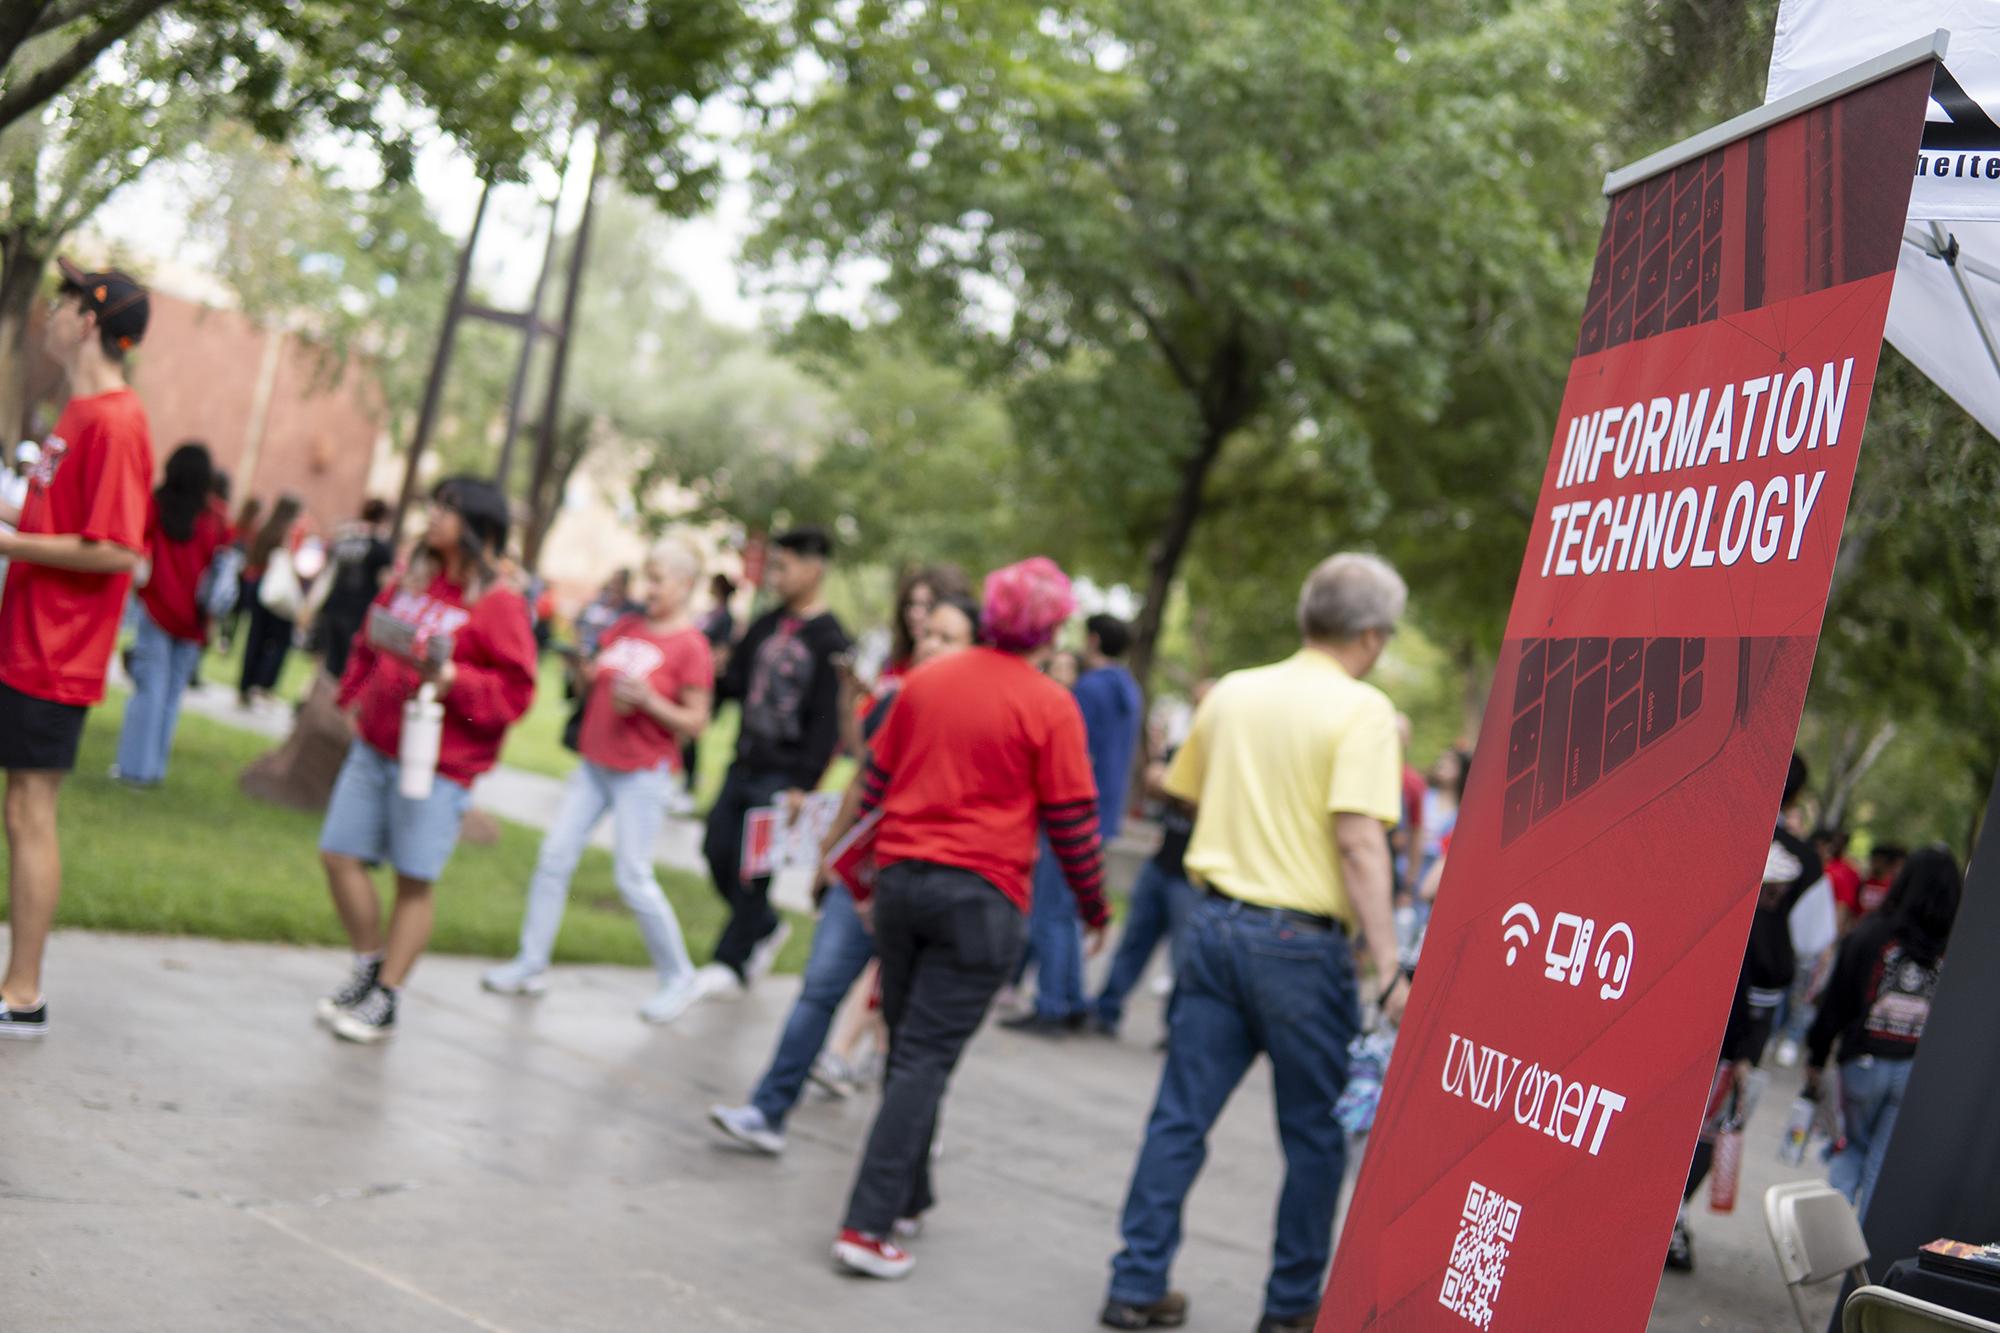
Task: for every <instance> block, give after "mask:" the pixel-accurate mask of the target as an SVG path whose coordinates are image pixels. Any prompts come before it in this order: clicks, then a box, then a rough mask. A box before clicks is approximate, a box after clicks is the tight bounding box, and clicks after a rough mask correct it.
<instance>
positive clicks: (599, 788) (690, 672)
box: [480, 537, 715, 1023]
mask: <svg viewBox="0 0 2000 1333" xmlns="http://www.w3.org/2000/svg"><path fill="white" fill-rule="evenodd" d="M701 566H702V558H701V552H700V550H699V549H698V548H697V547H696V546H695V545H694V544H693V543H692V542H690V541H688V540H687V539H685V538H681V537H667V538H664V539H662V540H661V541H660V542H658V543H657V544H656V545H655V546H654V547H653V549H652V551H651V553H650V554H649V555H648V556H647V558H646V597H645V600H644V602H642V603H641V604H640V611H639V612H638V613H637V614H634V615H629V616H626V617H624V618H622V619H620V620H618V621H617V622H615V623H613V624H612V625H610V626H608V627H606V628H604V629H603V630H602V631H601V632H600V633H599V635H598V640H597V651H596V652H595V653H594V654H593V655H592V656H591V658H590V660H589V662H588V663H587V664H585V666H584V667H583V669H582V677H583V680H584V682H585V685H584V691H585V693H584V708H583V722H582V725H581V726H580V727H579V728H578V732H577V751H578V753H579V754H580V756H581V758H582V762H581V763H579V764H578V765H577V766H576V770H575V771H574V772H573V773H571V774H570V776H569V781H568V782H567V783H565V784H564V786H563V796H562V803H561V804H560V805H559V806H558V807H557V809H556V819H555V823H554V824H552V825H550V827H549V834H548V837H546V838H544V839H543V840H542V850H541V854H540V856H539V857H538V858H537V859H536V862H535V873H534V877H533V879H532V880H531V881H530V882H529V885H528V906H527V912H526V913H525V915H524V916H523V918H522V921H521V948H520V951H519V952H518V953H517V954H516V955H515V956H514V958H513V960H512V961H511V962H507V963H503V964H502V965H501V966H499V967H496V968H494V969H492V970H491V971H489V972H487V973H486V975H485V976H483V977H482V978H480V984H481V985H482V986H484V987H485V988H486V989H487V990H490V991H494V992H497V993H499V994H502V995H539V994H541V993H542V991H543V990H544V989H545V988H546V986H547V982H546V980H545V974H546V972H547V971H548V967H549V960H550V958H551V957H552V955H553V954H554V952H555V944H556V933H557V932H558V931H559V930H560V929H561V927H562V918H563V908H564V906H565V904H566V903H567V902H568V899H569V885H570V879H571V878H572V877H573V876H574V875H575V874H576V867H577V862H578V861H580V860H582V858H583V850H584V848H585V847H586V846H587V845H588V844H589V842H590V835H591V832H592V830H594V829H595V828H596V827H597V825H598V824H599V823H601V822H602V821H603V819H604V816H605V813H606V812H607V811H608V812H609V813H610V815H611V838H612V853H611V866H612V878H613V879H614V880H615V881H616V882H617V885H618V893H619V895H620V896H621V897H622V898H624V900H625V905H626V906H627V907H629V908H630V909H631V910H632V916H633V918H634V919H635V920H636V921H637V922H638V923H639V934H640V937H641V938H642V939H644V940H645V942H646V954H647V957H649V958H650V959H652V962H653V971H654V972H655V973H656V974H657V975H658V977H659V983H660V984H659V989H658V990H656V991H655V992H654V993H653V995H652V996H651V998H649V999H648V1000H647V1001H646V1002H645V1003H644V1004H643V1005H641V1006H640V1007H639V1016H640V1017H641V1018H643V1019H645V1020H646V1021H647V1022H649V1023H671V1022H673V1021H674V1020H675V1019H676V1018H679V1017H680V1016H681V1015H682V1014H683V1013H686V1012H687V1009H688V1006H689V1005H691V1004H693V1003H694V1001H695V998H696V994H695V984H694V976H695V971H694V963H693V962H692V961H691V960H690V959H689V958H688V951H687V941H686V939H685V938H684V937H683V936H682V934H681V927H680V922H679V920H678V919H677V918H676V917H675V916H674V909H673V907H672V906H671V905H670V904H669V903H668V902H667V899H666V895H665V894H663V893H662V892H661V891H660V881H659V878H658V877H657V876H656V875H655V874H654V873H653V844H654V841H655V839H656V838H657V837H658V835H659V831H660V822H661V821H662V820H663V819H665V818H666V813H667V800H668V797H669V796H670V795H671V794H672V793H673V792H674V791H675V790H677V789H678V788H679V786H680V774H679V765H680V757H681V744H682V742H683V741H685V740H687V739H688V738H689V737H692V736H697V735H699V734H700V733H701V731H702V729H703V728H704V727H706V726H707V725H708V718H709V708H710V698H711V690H712V688H713V685H714V682H715V671H714V664H713V659H712V657H711V655H710V650H709V646H708V638H707V636H705V635H704V634H703V633H702V632H701V630H700V628H699V627H698V626H697V625H696V624H695V622H694V619H693V617H691V616H690V615H689V614H688V609H687V608H688V602H689V600H690V599H692V597H693V596H694V589H695V584H696V583H698V582H699V581H700V579H701Z"/></svg>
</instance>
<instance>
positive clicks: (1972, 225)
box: [1765, 0, 2000, 436]
mask: <svg viewBox="0 0 2000 1333" xmlns="http://www.w3.org/2000/svg"><path fill="white" fill-rule="evenodd" d="M1938 29H1944V30H1946V31H1948V32H1949V33H1950V42H1949V46H1948V49H1947V51H1946V54H1945V57H1944V69H1943V71H1942V72H1941V73H1940V75H1939V77H1938V81H1937V85H1936V89H1935V91H1934V92H1933V95H1932V99H1931V105H1930V112H1929V116H1928V122H1929V123H1928V124H1927V125H1926V126H1925V133H1924V147H1923V152H1922V160H1921V163H1920V170H1919V175H1918V178H1917V180H1916V181H1915V185H1914V189H1913V190H1912V192H1911V195H1910V213H1909V222H1908V224H1907V225H1906V226H1905V228H1904V231H1903V253H1902V259H1901V262H1900V263H1898V265H1897V267H1896V288H1895V294H1894V296H1893V297H1891V298H1890V302H1889V326H1888V334H1887V336H1888V340H1889V342H1890V343H1891V344H1892V345H1893V346H1894V347H1895V348H1896V350H1897V351H1899V352H1901V353H1902V354H1903V355H1904V356H1906V357H1908V358H1909V359H1910V360H1911V362H1912V363H1914V364H1915V365H1916V366H1917V368H1918V369H1919V370H1922V371H1923V372H1924V374H1926V375H1928V376H1929V377H1930V378H1931V379H1932V380H1933V381H1935V382H1936V384H1937V385H1938V387H1939V388H1941V389H1943V390H1944V391H1945V392H1946V393H1948V394H1950V395H1951V396H1952V398H1953V399H1954V400H1956V401H1957V403H1958V404H1959V406H1961V407H1963V408H1964V409H1965V410H1966V411H1967V412H1969V413H1971V414H1972V416H1973V418H1974V419H1975V420H1977V421H1978V422H1979V424H1980V425H1982V426H1984V427H1986V429H1987V431H1988V432H1989V433H1991V434H1993V435H1996V436H2000V4H1996V3H1994V0H1894V2H1893V3H1891V2H1890V0H1783V3H1782V4H1781V5H1780V6H1779V9H1778V27H1777V37H1776V40H1775V42H1774V43H1773V45H1772V48H1771V75H1770V82H1769V84H1768V85H1767V87H1766V89H1765V100H1766V102H1767V103H1769V102H1777V101H1780V100H1782V99H1784V98H1786V97H1789V96H1792V95H1794V94H1796V93H1798V92H1800V91H1801V90H1803V89H1805V88H1807V87H1809V86H1810V85H1812V84H1814V83H1816V82H1818V81H1819V80H1821V79H1824V78H1827V77H1829V76H1831V75H1834V74H1838V73H1840V72H1841V71H1842V70H1846V69H1849V68H1851V67H1853V66H1855V65H1858V64H1860V63H1862V62H1864V61H1867V60H1869V59H1870V58H1872V57H1875V56H1878V55H1880V54H1881V53H1883V52H1885V51H1888V50H1891V49H1892V48H1897V47H1902V46H1905V45H1907V44H1908V43H1911V42H1914V41H1920V40H1926V39H1928V38H1929V37H1930V36H1931V35H1932V34H1933V33H1934V32H1936V31H1937V30H1938ZM1989 107H1990V108H1992V110H1991V111H1988V110H1987V108H1989ZM1940 173H1942V174H1940Z"/></svg>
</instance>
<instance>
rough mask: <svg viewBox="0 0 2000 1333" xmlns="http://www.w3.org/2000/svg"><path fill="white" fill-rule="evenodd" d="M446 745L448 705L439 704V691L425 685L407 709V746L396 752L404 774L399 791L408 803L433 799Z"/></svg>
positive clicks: (405, 719)
mask: <svg viewBox="0 0 2000 1333" xmlns="http://www.w3.org/2000/svg"><path fill="white" fill-rule="evenodd" d="M443 741H444V705H443V704H441V703H439V702H438V701H437V690H436V688H435V687H434V686H431V685H425V686H423V687H422V688H421V689H419V690H418V691H417V694H416V697H415V698H413V699H411V700H410V701H409V702H408V703H406V704H404V705H403V743H402V745H401V746H399V747H398V748H397V752H396V758H397V759H398V760H399V761H400V762H401V764H402V774H401V777H400V780H399V781H398V783H397V787H396V789H397V791H399V792H401V793H402V795H403V796H404V798H405V799H408V800H412V801H422V800H427V799H429V797H430V794H431V784H432V783H433V782H434V781H435V780H436V779H437V766H438V748H439V746H440V745H441V744H442V743H443Z"/></svg>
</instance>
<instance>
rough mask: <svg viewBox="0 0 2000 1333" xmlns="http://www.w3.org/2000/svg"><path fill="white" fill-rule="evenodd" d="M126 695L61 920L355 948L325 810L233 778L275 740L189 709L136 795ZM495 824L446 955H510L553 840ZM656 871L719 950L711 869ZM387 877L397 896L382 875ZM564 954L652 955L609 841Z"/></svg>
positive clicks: (467, 877)
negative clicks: (289, 804)
mask: <svg viewBox="0 0 2000 1333" xmlns="http://www.w3.org/2000/svg"><path fill="white" fill-rule="evenodd" d="M210 678H211V679H215V678H216V677H215V676H214V675H211V677H210ZM210 688H214V687H213V686H211V687H210ZM124 703H125V700H124V696H123V695H122V694H120V693H118V692H115V691H114V692H113V694H112V695H111V696H110V697H109V698H108V699H106V701H105V703H104V704H103V705H102V706H101V707H99V708H96V709H93V710H92V711H91V715H90V721H89V725H88V726H87V727H86V729H85V732H84V740H83V750H82V753H81V755H80V756H79V757H78V760H77V767H76V771H75V773H73V774H72V775H71V776H70V778H69V779H68V781H66V782H65V783H64V784H63V795H62V813H61V829H62V851H63V897H62V905H61V908H60V910H59V911H58V913H57V917H56V928H57V930H59V931H60V930H63V929H66V928H68V929H90V930H107V931H119V932H126V933H137V934H158V935H203V936H209V937H212V938H215V939H234V940H255V941H264V942H278V943H288V944H310V945H330V946H335V947H345V946H346V943H347V940H346V936H345V935H344V934H343V932H342V931H341V929H340V923H339V921H338V920H337V919H336V918H335V916H334V913H333V906H332V904H331V902H329V901H328V898H327V893H326V881H325V877H324V875H323V873H322V871H321V869H320V864H319V830H320V822H321V817H320V815H318V814H309V813H306V812H303V811H297V810H285V809H280V808H279V807H277V806H272V805H266V804H264V803H262V802H259V801H253V800H251V799H250V798H249V797H248V796H245V795H243V794H242V792H241V791H239V790H238V789H237V786H236V779H237V775H238V774H240V773H241V772H242V771H243V768H244V766H245V765H246V764H248V763H249V762H250V761H251V760H252V759H255V758H256V757H257V756H258V755H260V754H262V753H264V752H265V751H266V750H268V749H270V748H271V746H272V744H273V742H271V741H268V740H266V739H265V738H263V737H261V736H257V735H254V734H252V733H249V732H244V731H239V730H236V729H234V728H231V727H228V726H225V725H223V724H221V723H217V722H213V721H210V720H208V719H206V718H202V717H197V716H194V715H191V714H184V715H183V716H182V718H181V723H180V729H179V733H178V735H177V736H176V738H175V742H174V753H173V758H172V761H171V765H170V767H169V770H168V773H167V780H166V782H165V784H164V785H162V786H161V787H159V788H157V789H155V790H150V791H134V790H131V789H129V788H126V787H123V786H120V785H119V784H118V783H116V782H113V781H112V780H111V779H110V777H109V776H108V772H109V769H110V767H111V763H112V760H113V758H114V756H115V752H116V749H117V745H118V728H119V724H120V722H121V720H122V718H123V716H124ZM499 822H500V840H499V842H497V843H496V844H494V845H492V846H476V845H474V844H471V843H461V844H460V845H459V848H458V850H457V851H456V852H455V853H454V854H453V856H452V859H451V863H450V865H448V866H447V867H446V869H445V872H444V876H443V877H442V878H441V879H440V880H439V881H438V885H437V889H436V895H437V925H436V928H435V930H434V931H433V933H432V935H431V945H430V947H431V949H432V950H434V951H436V952H438V953H448V954H470V955H474V956H483V957H491V958H507V957H511V956H512V955H513V953H514V950H515V946H516V943H517V941H518V938H519V931H520V925H521V910H522V906H523V903H524V902H525V899H526V894H527V887H528V880H529V877H530V875H531V874H532V873H533V870H534V865H535V857H536V854H537V852H538V851H539V849H540V846H541V838H542V835H541V833H540V831H539V830H536V829H531V828H527V827H525V826H523V825H520V824H514V823H511V822H509V821H506V820H501V821H499ZM656 873H657V874H658V876H659V880H660V887H661V888H662V889H663V890H664V891H665V892H666V895H667V899H668V901H669V902H670V903H672V904H673V908H674V912H675V914H676V915H677V916H678V917H679V918H680V923H681V929H682V931H683V932H684V933H685V935H686V936H687V940H688V948H689V950H690V952H692V953H693V955H694V960H695V962H696V963H702V962H705V961H707V958H708V955H709V950H710V948H711V947H712V946H713V943H714V941H715V938H716V935H717V934H718V933H719V932H720V930H721V928H722V924H723V920H724V918H725V915H726V910H725V908H724V905H723V903H722V901H721V899H720V898H719V897H717V895H716V893H715V890H714V888H713V887H712V886H711V885H710V884H709V883H708V881H707V879H706V878H704V877H702V876H698V875H694V874H689V873H687V872H685V871H676V870H672V869H670V868H668V867H664V866H661V867H657V868H656ZM378 882H379V883H381V884H382V885H383V893H384V903H385V907H386V904H387V896H388V893H389V892H390V890H389V888H388V875H387V873H386V872H384V873H383V874H381V875H379V876H378ZM788 915H790V914H788ZM0 917H4V913H0ZM791 920H792V923H793V925H794V927H795V929H794V930H793V932H792V938H791V940H790V942H789V943H788V944H787V945H786V946H785V949H784V952H783V953H782V954H781V955H780V956H779V960H778V970H779V971H781V972H795V971H797V970H799V968H800V967H802V966H803V964H804V962H805V958H806V955H807V953H808V951H809V950H810V947H811V939H812V929H811V922H810V920H808V919H805V918H801V917H799V916H796V915H791ZM58 948H59V946H58ZM555 961H556V962H557V963H558V964H561V963H625V964H634V965H644V964H645V963H646V962H647V959H646V952H645V948H644V946H643V945H642V944H641V942H640V939H639V932H638V929H637V928H636V927H635V926H634V925H633V923H632V918H631V915H630V913H628V912H627V911H626V910H625V906H624V903H623V900H622V899H620V897H619V896H618V889H617V886H616V885H615V884H614V882H613V880H612V877H611V858H610V856H609V854H607V853H606V852H604V851H602V850H600V849H598V848H595V847H593V848H590V849H588V850H586V851H585V853H584V857H583V861H582V863H581V864H580V865H579V866H578V867H577V872H576V876H575V879H574V880H573V881H572V882H571V886H570V899H569V911H568V912H567V913H566V914H565V916H564V918H563V927H562V934H561V935H560V936H559V937H558V939H557V941H556V950H555Z"/></svg>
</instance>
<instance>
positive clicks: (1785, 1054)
mask: <svg viewBox="0 0 2000 1333" xmlns="http://www.w3.org/2000/svg"><path fill="white" fill-rule="evenodd" d="M1777 1058H1778V1068H1780V1069H1794V1068H1797V1067H1798V1063H1799V1044H1798V1043H1797V1042H1795V1041H1793V1040H1792V1039H1791V1038H1790V1037H1787V1038H1785V1039H1784V1040H1783V1041H1781V1042H1779V1043H1778V1056H1777Z"/></svg>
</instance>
